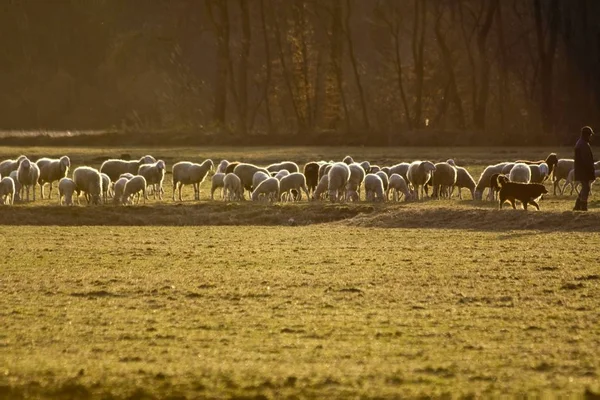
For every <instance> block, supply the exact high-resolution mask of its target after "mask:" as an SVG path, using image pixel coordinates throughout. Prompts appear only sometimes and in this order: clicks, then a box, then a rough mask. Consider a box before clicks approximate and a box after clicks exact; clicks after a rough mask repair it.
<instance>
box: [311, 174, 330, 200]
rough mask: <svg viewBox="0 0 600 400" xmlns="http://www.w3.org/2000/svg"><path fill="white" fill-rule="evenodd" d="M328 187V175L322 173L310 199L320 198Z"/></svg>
mask: <svg viewBox="0 0 600 400" xmlns="http://www.w3.org/2000/svg"><path fill="white" fill-rule="evenodd" d="M328 187H329V176H328V175H323V177H322V178H321V180H320V181H319V184H318V185H317V187H316V188H315V190H314V192H313V194H312V199H313V200H321V197H322V196H323V195H324V194H327V189H328Z"/></svg>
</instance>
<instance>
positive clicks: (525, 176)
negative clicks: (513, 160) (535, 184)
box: [508, 163, 531, 183]
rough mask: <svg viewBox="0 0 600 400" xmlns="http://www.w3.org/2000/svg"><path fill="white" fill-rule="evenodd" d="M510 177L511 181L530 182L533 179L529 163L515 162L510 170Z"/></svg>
mask: <svg viewBox="0 0 600 400" xmlns="http://www.w3.org/2000/svg"><path fill="white" fill-rule="evenodd" d="M508 179H509V180H510V181H511V182H518V183H529V181H531V170H530V169H529V165H527V164H523V163H517V164H515V165H514V167H512V169H511V170H510V174H509V175H508Z"/></svg>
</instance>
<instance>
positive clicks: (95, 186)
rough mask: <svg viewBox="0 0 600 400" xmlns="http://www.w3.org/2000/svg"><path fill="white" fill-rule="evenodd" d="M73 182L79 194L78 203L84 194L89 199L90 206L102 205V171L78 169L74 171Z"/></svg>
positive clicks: (88, 168) (86, 168)
mask: <svg viewBox="0 0 600 400" xmlns="http://www.w3.org/2000/svg"><path fill="white" fill-rule="evenodd" d="M73 182H75V191H76V192H77V202H78V203H79V196H80V195H81V192H84V194H85V196H86V198H87V199H88V204H89V203H90V202H91V203H92V204H100V200H101V196H102V176H101V175H100V171H98V170H97V169H95V168H91V167H77V168H75V170H74V171H73Z"/></svg>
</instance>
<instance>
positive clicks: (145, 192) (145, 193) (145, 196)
mask: <svg viewBox="0 0 600 400" xmlns="http://www.w3.org/2000/svg"><path fill="white" fill-rule="evenodd" d="M143 197H144V204H146V191H145V190H144V196H143ZM138 203H139V201H138Z"/></svg>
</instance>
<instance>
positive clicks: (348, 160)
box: [342, 156, 354, 165]
mask: <svg viewBox="0 0 600 400" xmlns="http://www.w3.org/2000/svg"><path fill="white" fill-rule="evenodd" d="M342 162H343V163H345V164H347V165H350V164H353V163H354V159H353V158H352V157H351V156H346V157H344V159H343V160H342Z"/></svg>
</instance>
